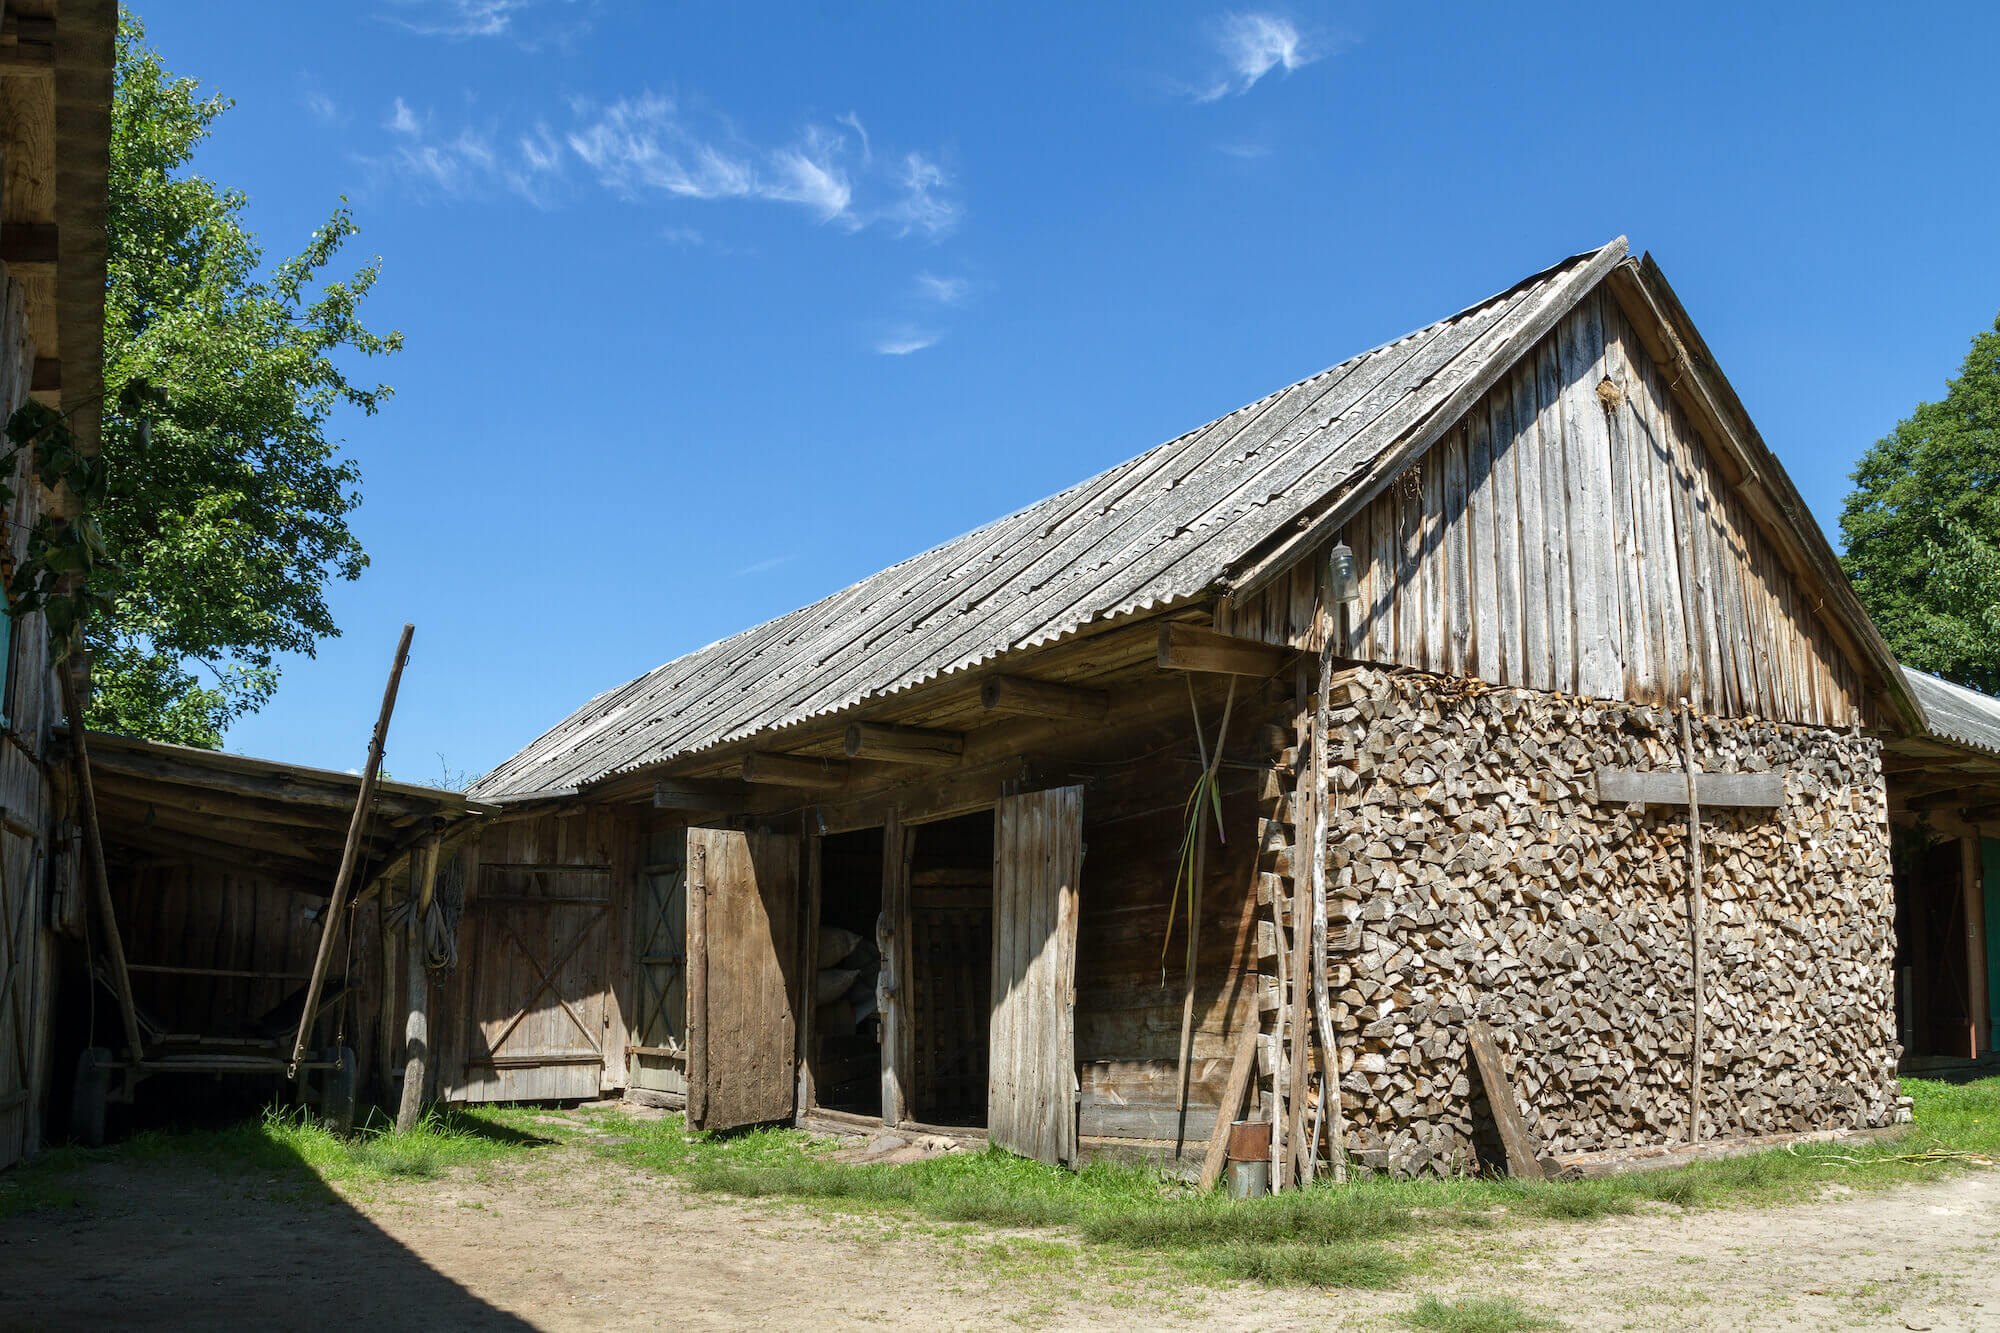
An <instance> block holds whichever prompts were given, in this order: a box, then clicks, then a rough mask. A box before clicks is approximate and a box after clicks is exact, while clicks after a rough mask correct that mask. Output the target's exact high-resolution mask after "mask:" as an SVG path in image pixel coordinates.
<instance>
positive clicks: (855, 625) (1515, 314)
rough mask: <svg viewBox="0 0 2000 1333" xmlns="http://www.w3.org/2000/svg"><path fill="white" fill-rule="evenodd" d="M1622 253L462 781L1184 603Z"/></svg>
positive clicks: (1074, 494)
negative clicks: (485, 772)
mask: <svg viewBox="0 0 2000 1333" xmlns="http://www.w3.org/2000/svg"><path fill="white" fill-rule="evenodd" d="M1624 255H1625V239H1624V238H1623V237H1619V238H1618V239H1617V240H1615V241H1612V242H1611V243H1610V244H1608V245H1606V246H1604V247H1602V248H1600V249H1598V250H1594V251H1590V252H1588V253H1585V254H1581V255H1576V256H1573V257H1571V258H1569V259H1566V260H1564V261H1563V262H1561V263H1560V264H1557V265H1555V266H1554V267H1552V268H1549V269H1546V270H1544V271H1542V272H1541V273H1537V274H1535V275H1534V276H1532V277H1530V278H1528V279H1526V280H1524V281H1523V282H1521V283H1519V284H1517V285H1516V286H1514V287H1512V288H1510V289H1508V290H1507V291H1505V292H1502V293H1500V294H1499V295H1497V296H1494V297H1491V298H1489V299H1488V300H1485V301H1482V302H1480V303H1479V304H1478V305H1475V306H1471V307H1469V308H1467V309H1465V310H1462V311H1460V312H1459V313H1457V314H1455V315H1453V316H1451V317H1450V318H1448V319H1444V320H1440V321H1439V322H1437V323H1435V324H1431V325H1428V326H1426V327H1424V328H1421V329H1418V330H1417V331H1416V332H1414V333H1411V334H1407V335H1405V336H1404V337H1401V338H1398V339H1396V340H1395V341H1394V342H1389V343H1385V344H1383V345H1382V346H1380V347H1376V348H1373V349H1371V350H1370V351H1367V352H1363V353H1362V354H1360V355H1359V356H1356V357H1352V358H1350V359H1348V360H1346V361H1343V362H1341V363H1340V364H1339V365H1337V366H1334V367H1332V368H1331V369H1329V370H1325V371H1322V372H1321V373H1319V374H1317V375H1314V376H1312V377H1311V378H1310V379H1305V380H1301V381H1299V382H1298V383H1297V384H1294V385H1291V386H1290V387H1289V388H1285V389H1281V390H1279V391H1278V392H1277V393H1274V394H1272V395H1270V396H1269V397H1266V398H1262V399H1259V400H1258V401H1256V402H1254V403H1251V404H1250V405H1249V406H1247V407H1242V408H1239V409H1237V410H1236V411H1234V412H1231V413H1229V414H1228V415H1227V416H1223V417H1220V418H1218V419H1216V420H1215V421H1211V422H1210V423H1208V424H1207V425H1205V426H1202V427H1200V428H1199V429H1197V430H1193V431H1190V432H1188V433H1187V434H1185V435H1182V436H1180V437H1179V438H1178V439H1174V440H1169V441H1168V442H1166V443H1165V444H1162V445H1159V446H1157V447H1156V448H1153V449H1151V450H1148V451H1147V452H1146V453H1143V454H1140V455H1139V456H1138V457H1136V458H1133V459H1131V460H1130V461H1128V462H1124V463H1120V464H1118V465H1117V466H1116V467H1113V468H1110V469H1108V470H1107V471H1104V472H1102V473H1099V474H1098V475H1097V476H1095V477H1092V478H1091V479H1090V480H1088V481H1086V482H1083V483H1081V484H1080V485H1077V486H1073V487H1071V488H1069V489H1068V490H1066V491H1062V492H1059V493H1058V494H1056V495H1053V496H1050V497H1049V498H1048V499H1046V500H1043V501H1041V502H1040V503H1039V504H1034V505H1030V506H1029V507H1028V508H1026V509H1023V510H1021V511H1019V512H1018V513H1014V514H1010V515H1008V516H1007V517H1005V518H1002V519H999V520H997V521H995V522H993V523H989V524H987V525H986V526H985V527H982V528H978V529H975V530H974V531H972V532H969V533H966V534H965V535H964V536H962V537H958V538H955V539H953V540H952V541H949V542H946V543H944V544H943V545H941V546H938V547H935V548H933V549H932V550H929V551H926V552H924V553H923V554H921V555H917V556H913V557H912V558H910V559H908V560H905V561H903V562H902V563H900V564H897V565H893V566H891V567H890V568H888V569H885V570H883V571H882V572H881V573H879V574H875V575H873V576H871V577H869V578H866V579H863V580H861V581H860V582H859V583H856V584H854V585H853V586H852V587H849V588H846V589H843V590H842V591H840V592H837V593H834V594H833V595H831V596H829V597H826V598H823V599H822V600H820V601H817V602H814V603H813V604H812V605H810V606H807V607H803V608H801V609H799V610H797V611H793V612H791V613H790V614H788V615H783V616H780V617H778V618H777V619H776V620H772V621H769V622H767V623H765V624H763V625H759V626H757V627H755V628H753V629H748V630H745V631H743V632H742V633H740V634H737V635H735V636H733V637H731V638H727V639H724V640H722V641H720V642H718V643H714V644H710V645H709V646H708V647H706V648H703V649H700V650H698V651H696V652H692V653H689V654H687V655H686V656H684V657H681V658H678V659H676V660H674V661H672V662H669V663H667V664H666V665H665V666H662V667H659V668H656V669H655V670H653V671H649V672H647V673H646V674H645V675H643V676H640V677H639V678H637V679H636V680H632V681H629V682H627V683H626V684H624V685H621V686H619V687H617V688H616V689H612V690H608V691H606V692H605V693H603V694H600V695H598V696H597V697H596V698H594V699H592V700H591V701H590V702H588V703H586V704H585V705H583V707H581V708H579V709H577V710H576V711H575V712H573V713H571V714H570V715H569V716H568V717H566V718H564V719H563V720H562V721H561V722H559V723H557V724H556V725H555V726H554V727H552V728H550V729H549V730H548V731H547V732H546V733H544V734H543V735H542V736H541V737H539V738H538V739H536V740H535V741H534V742H532V743H531V744H529V745H528V746H527V747H526V748H524V749H523V750H521V751H520V753H518V754H516V755H514V756H513V757H512V758H511V759H508V760H507V761H506V762H504V763H502V764H501V765H500V766H499V767H497V768H495V769H494V770H493V771H492V772H490V773H488V774H486V775H485V776H484V777H482V778H481V779H480V780H479V781H478V782H476V783H474V784H473V786H472V788H471V794H472V795H473V796H474V797H476V798H479V799H485V800H492V799H496V798H506V797H511V798H519V797H521V796H523V795H527V794H532V793H537V792H552V791H555V790H558V789H563V788H576V787H579V786H584V785H588V784H589V783H592V782H596V781H598V780H601V779H603V778H606V777H609V776H612V775H614V774H617V773H621V772H625V771H628V770H631V769H633V768H637V767H640V766H642V765H647V764H655V763H660V762H663V761H666V760H669V759H673V758H677V757H680V756H684V755H688V754H693V753H696V752H699V751H701V750H705V749H708V748H710V747H712V746H715V745H718V744H722V743H725V742H728V741H732V740H740V739H743V738H745V737H748V736H751V735H755V734H757V733H759V732H766V731H775V730H778V729H781V728H785V727H790V726H795V725H797V724H799V723H801V722H804V721H807V720H810V719H813V718H817V717H824V716H826V715H829V714H832V713H836V712H839V711H840V710H842V709H845V708H848V707H851V706H853V705H855V704H857V703H860V702H861V701H862V700H864V699H870V698H877V697H881V696H884V695H890V694H894V693H896V692H898V691H901V690H906V689H909V688H910V687H912V686H915V685H919V684H922V683H923V682H925V681H929V680H933V679H935V678H937V677H938V676H941V675H944V674H946V673H949V672H953V671H962V670H965V669H967V668H970V667H973V666H977V665H979V664H981V663H984V662H987V661H990V660H991V659H993V658H995V657H998V656H999V655H1001V654H1003V653H1007V652H1012V651H1016V650H1020V649H1024V648H1031V647H1034V646H1036V645H1038V644H1044V643H1048V642H1051V641H1054V640H1056V639H1059V638H1061V637H1063V636H1065V635H1067V634H1070V633H1073V632H1075V631H1076V630H1079V629H1081V628H1083V627H1084V626H1086V625H1090V624H1092V623H1095V622H1101V621H1105V620H1109V619H1112V618H1115V617H1119V616H1125V615H1130V614H1137V613H1141V612H1145V611H1149V610H1153V609H1157V608H1160V607H1164V606H1169V605H1172V604H1174V603H1177V602H1181V601H1184V600H1187V599H1189V598H1192V597H1195V596H1198V595H1200V594H1202V593H1204V592H1206V591H1208V590H1209V589H1210V588H1212V587H1213V586H1214V585H1215V584H1216V582H1217V581H1218V580H1219V579H1221V578H1222V577H1223V576H1224V574H1225V572H1226V571H1227V570H1228V569H1229V568H1230V567H1231V566H1232V565H1233V564H1234V563H1236V562H1238V561H1240V560H1242V559H1243V558H1244V557H1245V556H1246V555H1248V554H1249V553H1251V552H1252V551H1254V550H1256V549H1257V548H1258V547H1259V546H1260V545H1261V544H1263V543H1265V542H1267V541H1268V540H1269V539H1271V538H1272V537H1274V536H1275V535H1278V534H1279V533H1281V532H1282V531H1283V530H1284V529H1285V528H1286V525H1288V524H1291V523H1293V522H1294V521H1295V520H1296V519H1297V518H1298V517H1299V516H1300V515H1301V514H1302V513H1304V512H1305V511H1307V510H1308V509H1309V508H1310V507H1311V506H1312V504H1313V503H1314V502H1315V501H1317V500H1320V499H1323V498H1324V497H1326V496H1328V495H1329V494H1334V493H1337V492H1338V491H1339V490H1340V489H1341V488H1342V487H1344V486H1347V485H1350V484H1352V483H1354V482H1355V481H1356V480H1357V479H1358V478H1359V477H1360V476H1361V475H1362V474H1364V473H1365V471H1366V470H1367V468H1368V465H1369V464H1370V463H1372V462H1374V461H1375V460H1376V458H1378V457H1379V456H1380V455H1381V454H1382V453H1383V452H1384V451H1385V450H1387V449H1388V448H1390V447H1391V446H1392V445H1394V444H1395V443H1397V442H1398V441H1399V440H1401V439H1403V438H1405V437H1406V435H1407V434H1408V433H1409V432H1410V431H1411V430H1412V428H1413V427H1415V426H1416V425H1417V424H1419V423H1421V422H1423V421H1424V420H1425V419H1426V417H1427V415H1428V414H1430V413H1431V412H1433V411H1435V410H1436V409H1437V408H1438V407H1439V406H1440V405H1442V404H1443V403H1444V402H1445V401H1446V400H1448V399H1449V398H1450V397H1451V396H1452V395H1453V394H1454V393H1455V392H1456V391H1457V390H1459V389H1461V388H1463V387H1464V386H1466V385H1467V384H1468V383H1472V382H1476V381H1480V380H1483V379H1490V378H1491V377H1493V376H1494V375H1497V374H1498V373H1500V372H1501V371H1503V370H1505V369H1506V368H1507V363H1508V361H1509V360H1510V359H1511V358H1506V357H1504V356H1502V352H1503V351H1504V349H1505V348H1507V347H1508V346H1510V345H1513V344H1514V343H1515V341H1516V340H1517V339H1518V337H1520V336H1521V335H1523V333H1524V331H1526V333H1527V334H1529V335H1530V336H1532V337H1537V338H1538V337H1540V336H1541V334H1542V332H1545V331H1546V330H1547V329H1548V328H1552V327H1553V326H1554V325H1555V323H1556V321H1557V320H1559V319H1560V318H1561V317H1562V316H1563V315H1564V314H1565V313H1567V312H1568V310H1569V309H1570V308H1571V307H1572V306H1574V305H1575V304H1576V302H1577V301H1578V299H1580V298H1581V297H1582V296H1583V295H1584V294H1585V293H1586V292H1588V291H1589V290H1590V289H1591V288H1592V287H1593V286H1595V285H1596V283H1597V282H1598V280H1599V279H1600V278H1601V277H1602V276H1603V274H1604V273H1605V272H1607V271H1608V270H1609V269H1610V268H1611V267H1612V266H1613V265H1614V264H1616V263H1617V262H1618V261H1619V260H1620V259H1622V258H1623V257H1624Z"/></svg>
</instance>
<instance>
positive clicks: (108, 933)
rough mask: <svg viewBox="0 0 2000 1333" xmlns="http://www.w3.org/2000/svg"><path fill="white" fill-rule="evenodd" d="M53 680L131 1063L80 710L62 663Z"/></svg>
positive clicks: (135, 1025)
mask: <svg viewBox="0 0 2000 1333" xmlns="http://www.w3.org/2000/svg"><path fill="white" fill-rule="evenodd" d="M56 680H57V681H58V682H59V683H60V688H61V690H62V705H63V716H64V717H66V718H68V719H69V762H70V767H71V768H72V769H73V770H74V771H75V777H76V803H77V807H78V813H79V814H81V815H82V816H83V850H84V856H85V858H86V859H87V860H88V861H89V862H90V888H91V896H92V897H93V898H94V899H95V900H96V903H97V917H98V920H99V921H100V922H102V923H103V925H104V951H105V953H106V954H108V955H109V956H110V959H111V981H112V984H113V986H115V987H116V988H117V991H118V1016H119V1018H120V1019H122V1020H123V1022H124V1025H125V1045H126V1048H127V1054H128V1056H129V1057H130V1058H131V1059H132V1060H134V1061H137V1060H138V1059H140V1057H142V1056H143V1055H144V1054H145V1043H144V1040H143V1039H142V1038H141V1037H140V1035H139V1006H138V1003H137V1002H136V1001H134V1000H133V998H132V973H131V972H130V971H129V970H128V969H127V968H126V966H125V942H124V941H123V940H121V939H120V938H119V937H118V909H117V908H116V907H114V906H113V905H112V903H111V875H110V872H109V871H108V870H106V869H105V865H104V836H103V833H102V831H101V830H100V829H99V828H98V824H97V789H96V788H95V787H93V786H92V785H91V782H90V745H89V742H88V741H86V740H85V739H84V725H83V705H82V704H81V702H79V700H78V698H77V692H76V676H75V673H74V672H72V671H71V669H70V663H69V662H68V661H62V662H58V663H57V664H56ZM91 984H92V985H95V984H96V982H95V981H92V982H91Z"/></svg>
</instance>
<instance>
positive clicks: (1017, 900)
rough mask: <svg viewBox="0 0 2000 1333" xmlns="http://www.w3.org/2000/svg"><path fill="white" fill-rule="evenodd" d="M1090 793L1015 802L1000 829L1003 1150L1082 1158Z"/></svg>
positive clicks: (1062, 791)
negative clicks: (1081, 1034) (1080, 962)
mask: <svg viewBox="0 0 2000 1333" xmlns="http://www.w3.org/2000/svg"><path fill="white" fill-rule="evenodd" d="M1082 869H1083V788H1081V787H1056V788H1053V789H1051V790H1049V791H1039V792H1033V793H1030V794H1028V795H1025V796H1009V797H1006V798H1004V799H1003V800H1001V802H1000V803H999V805H998V807H997V808H996V812H995V818H994V822H993V1022H992V1028H991V1030H990V1037H989V1042H988V1046H989V1051H990V1059H989V1062H988V1064H989V1076H988V1077H989V1081H988V1083H987V1094H986V1128H987V1133H988V1136H989V1138H990V1139H991V1141H992V1142H993V1143H994V1144H995V1145H996V1146H998V1147H1002V1148H1006V1149H1007V1150H1009V1151H1010V1152H1016V1153H1019V1154H1021V1156H1023V1157H1033V1158H1036V1159H1038V1160H1040V1161H1044V1162H1050V1163H1056V1162H1071V1161H1074V1160H1075V1159H1076V1020H1075V1012H1076V912H1077V896H1076V895H1077V880H1078V877H1079V875H1080V874H1081V872H1082Z"/></svg>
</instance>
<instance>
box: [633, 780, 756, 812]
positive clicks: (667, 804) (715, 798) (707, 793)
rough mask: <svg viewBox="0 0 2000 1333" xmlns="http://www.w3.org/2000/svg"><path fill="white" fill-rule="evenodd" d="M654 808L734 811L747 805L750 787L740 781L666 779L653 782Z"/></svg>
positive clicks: (746, 807) (747, 806)
mask: <svg viewBox="0 0 2000 1333" xmlns="http://www.w3.org/2000/svg"><path fill="white" fill-rule="evenodd" d="M653 808H654V809H655V810H720V811H723V812H726V813H736V812H740V811H743V810H747V809H749V808H750V789H749V787H748V786H747V785H745V784H743V783H731V782H687V781H675V780H671V779H668V780H663V781H660V782H656V783H654V784H653Z"/></svg>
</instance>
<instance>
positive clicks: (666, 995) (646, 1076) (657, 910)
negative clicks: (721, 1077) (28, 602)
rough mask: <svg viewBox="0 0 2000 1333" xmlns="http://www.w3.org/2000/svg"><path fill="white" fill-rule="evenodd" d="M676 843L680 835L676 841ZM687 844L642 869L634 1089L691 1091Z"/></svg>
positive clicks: (631, 1071)
mask: <svg viewBox="0 0 2000 1333" xmlns="http://www.w3.org/2000/svg"><path fill="white" fill-rule="evenodd" d="M675 841H676V842H678V841H679V839H675ZM682 852H683V848H681V847H679V846H676V847H675V848H674V850H673V855H672V858H671V859H670V860H664V861H659V862H655V863H653V864H650V865H646V866H643V867H641V869H640V871H639V892H638V896H637V898H636V899H635V901H634V904H633V917H632V942H633V955H632V977H633V995H632V999H633V1003H634V1005H635V1006H636V1008H635V1012H634V1014H633V1019H632V1044H631V1046H630V1048H629V1049H628V1052H627V1053H628V1054H629V1055H630V1056H631V1057H632V1058H631V1061H630V1064H629V1066H628V1076H629V1077H630V1079H631V1082H632V1086H633V1087H635V1088H650V1089H652V1090H653V1091H655V1092H678V1093H685V1092H686V1091H687V874H686V867H685V865H684V864H683V863H682Z"/></svg>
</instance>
